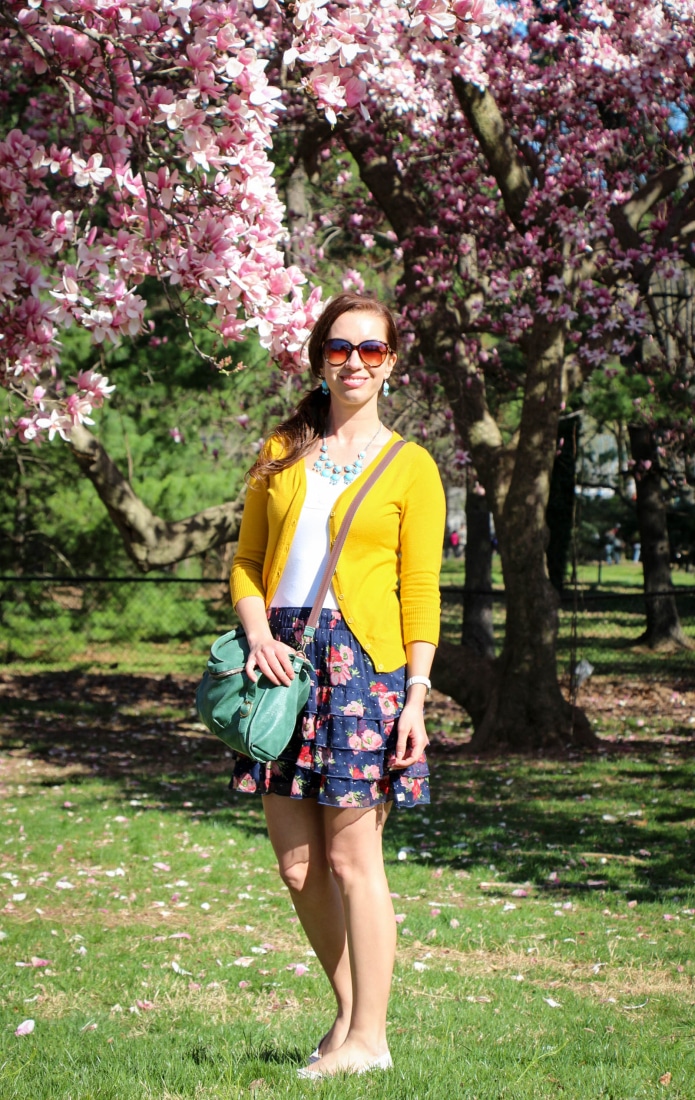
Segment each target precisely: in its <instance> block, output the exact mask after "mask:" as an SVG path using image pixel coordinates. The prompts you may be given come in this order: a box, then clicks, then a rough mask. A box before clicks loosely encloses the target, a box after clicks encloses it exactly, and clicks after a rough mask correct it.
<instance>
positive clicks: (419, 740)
mask: <svg viewBox="0 0 695 1100" xmlns="http://www.w3.org/2000/svg"><path fill="white" fill-rule="evenodd" d="M429 743H430V739H429V737H428V736H427V731H426V729H425V716H424V714H423V712H422V705H421V704H419V703H415V702H412V703H406V704H405V706H404V707H403V710H402V711H401V714H400V717H399V719H398V742H397V744H396V754H395V756H394V757H393V759H392V760H391V761H390V762H389V766H390V767H392V768H409V767H410V765H411V764H414V763H415V762H416V761H417V760H419V759H420V757H421V756H422V754H423V752H424V751H425V749H426V748H427V746H428V745H429Z"/></svg>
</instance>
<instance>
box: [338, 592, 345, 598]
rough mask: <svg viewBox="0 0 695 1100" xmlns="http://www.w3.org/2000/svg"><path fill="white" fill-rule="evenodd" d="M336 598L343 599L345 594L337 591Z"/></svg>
mask: <svg viewBox="0 0 695 1100" xmlns="http://www.w3.org/2000/svg"><path fill="white" fill-rule="evenodd" d="M338 599H339V600H344V599H345V596H344V595H343V593H342V592H339V593H338Z"/></svg>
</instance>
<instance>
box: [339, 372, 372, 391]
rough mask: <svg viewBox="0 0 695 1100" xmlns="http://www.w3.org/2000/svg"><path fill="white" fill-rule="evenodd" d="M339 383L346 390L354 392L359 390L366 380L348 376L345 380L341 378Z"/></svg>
mask: <svg viewBox="0 0 695 1100" xmlns="http://www.w3.org/2000/svg"><path fill="white" fill-rule="evenodd" d="M340 381H341V382H342V383H343V385H344V386H345V387H347V389H349V390H353V389H354V390H356V389H359V387H360V386H363V385H364V384H365V382H367V381H368V379H367V378H362V377H361V376H355V375H350V376H348V377H347V378H341V379H340Z"/></svg>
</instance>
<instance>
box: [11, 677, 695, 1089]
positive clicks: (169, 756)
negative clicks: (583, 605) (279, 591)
mask: <svg viewBox="0 0 695 1100" xmlns="http://www.w3.org/2000/svg"><path fill="white" fill-rule="evenodd" d="M118 683H119V687H118V695H117V702H116V705H114V699H113V695H112V694H111V695H109V693H108V692H107V690H106V686H105V685H106V678H103V680H97V681H96V682H95V683H94V685H93V687H91V688H89V689H88V690H85V689H84V688H82V689H79V693H80V694H81V697H82V709H81V710H80V709H79V708H76V707H75V706H74V705H73V702H74V700H72V699H71V698H66V692H65V682H63V683H62V686H61V682H59V681H57V682H56V684H55V685H54V692H53V694H51V691H50V690H49V685H48V683H46V684H45V685H44V693H43V698H42V700H41V702H39V703H37V704H35V705H29V704H27V703H25V701H24V700H22V699H20V700H19V701H18V702H16V703H13V702H12V700H11V699H9V698H6V699H5V704H6V706H5V711H6V718H7V722H6V731H7V737H6V740H5V747H4V751H3V754H2V756H1V757H0V763H1V765H2V771H1V772H0V782H1V783H2V793H3V796H4V797H3V808H2V812H1V816H0V820H1V821H2V826H3V833H4V836H3V841H4V846H3V850H2V855H3V867H2V871H1V872H0V874H1V877H0V883H1V884H2V885H1V887H0V932H1V933H2V935H1V938H0V959H1V960H2V995H1V1010H0V1011H1V1013H2V1028H1V1029H0V1035H1V1036H2V1039H1V1043H2V1057H1V1058H0V1085H1V1087H0V1094H1V1095H2V1096H3V1100H4V1098H5V1097H7V1098H8V1100H9V1098H14V1097H16V1098H18V1100H44V1098H45V1100H56V1098H58V1097H60V1098H61V1100H64V1098H65V1100H72V1098H74V1100H85V1098H87V1097H99V1098H100V1100H101V1098H109V1100H111V1098H113V1100H143V1097H151V1098H152V1100H155V1098H156V1100H173V1098H184V1097H190V1098H193V1100H200V1098H203V1097H204V1098H210V1100H212V1098H220V1100H221V1098H222V1097H224V1098H226V1100H228V1098H229V1097H242V1096H243V1097H249V1096H264V1095H265V1096H269V1097H270V1096H286V1097H300V1096H304V1095H306V1094H307V1091H308V1090H307V1087H306V1086H304V1085H303V1084H302V1083H301V1082H299V1081H297V1080H296V1077H295V1070H296V1066H297V1065H300V1064H303V1063H304V1062H305V1060H306V1058H307V1055H308V1053H309V1051H310V1050H311V1049H312V1047H313V1046H314V1045H315V1043H316V1041H317V1039H318V1038H319V1037H320V1035H321V1034H322V1032H323V1030H325V1027H326V1025H327V1023H328V1021H329V1019H330V1012H331V996H330V992H329V988H328V983H327V982H326V980H325V978H324V977H323V975H322V973H321V970H320V967H319V966H318V963H317V961H316V959H315V958H314V957H313V956H312V954H311V952H310V950H309V948H308V945H307V944H306V942H305V941H304V939H303V936H302V934H301V931H300V929H299V927H298V924H297V921H296V918H295V916H294V913H293V910H292V907H291V904H290V901H289V896H288V894H287V891H286V890H285V888H284V887H283V886H282V884H281V883H280V880H279V878H278V877H277V874H276V871H275V867H274V860H273V855H272V851H271V848H270V845H269V843H268V840H267V838H266V836H265V831H264V827H263V819H262V813H261V810H260V805H259V803H258V802H256V801H255V800H253V799H248V798H247V799H244V798H242V797H241V796H236V795H230V794H228V793H227V792H226V789H225V788H226V781H227V779H226V777H227V774H228V770H229V757H228V755H227V753H226V750H225V747H224V746H223V745H222V744H221V742H217V741H215V740H213V739H212V738H210V737H208V736H206V735H204V734H203V733H202V731H201V728H200V727H199V726H198V724H197V723H196V722H195V720H194V719H193V718H192V717H191V713H190V705H189V702H188V698H189V692H190V685H179V684H176V682H174V681H172V682H171V683H170V684H169V685H168V686H167V687H166V690H162V696H161V700H160V707H159V709H157V708H156V707H154V706H153V700H152V693H151V690H150V688H149V687H148V684H147V681H142V682H140V684H139V685H138V683H137V682H136V681H135V680H134V679H133V680H131V681H125V680H123V679H119V681H118ZM182 688H183V690H182ZM75 690H76V691H77V690H78V689H77V688H76V689H75ZM623 728H624V727H623V726H621V729H623ZM629 749H630V751H629V752H628V751H621V752H619V753H615V754H610V755H600V756H598V757H592V758H587V759H573V760H568V761H528V760H526V761H523V760H498V761H490V760H486V761H478V760H476V759H475V758H473V757H471V756H464V755H461V754H460V753H457V752H451V751H450V752H443V751H434V752H433V754H432V772H433V783H432V786H433V804H432V806H430V807H425V808H423V809H422V810H415V811H411V812H402V813H400V814H399V813H395V814H393V815H392V817H391V819H390V820H389V828H388V831H387V840H386V860H387V867H388V874H389V881H390V884H391V889H392V891H393V901H394V908H395V913H396V919H397V922H398V924H397V927H398V944H399V947H398V959H397V967H396V973H395V978H394V992H393V997H392V1002H391V1008H390V1022H389V1029H390V1030H389V1035H390V1043H391V1047H392V1051H393V1055H394V1061H395V1069H394V1070H393V1071H392V1072H391V1073H388V1074H377V1075H373V1076H372V1077H369V1078H360V1079H359V1080H357V1079H340V1080H337V1079H336V1080H334V1081H331V1082H327V1083H325V1084H322V1085H321V1086H319V1087H320V1091H321V1096H327V1097H355V1098H357V1097H360V1098H365V1097H372V1096H373V1097H377V1096H378V1097H385V1098H393V1100H396V1098H398V1100H402V1098H403V1097H406V1098H412V1100H420V1098H425V1097H427V1098H430V1097H431V1098H432V1100H442V1098H445V1097H449V1096H451V1095H456V1097H459V1096H460V1097H462V1098H464V1100H473V1098H477V1100H493V1098H494V1100H497V1098H500V1097H504V1098H509V1100H545V1098H550V1097H558V1096H561V1095H562V1096H568V1097H572V1100H597V1098H600V1097H605V1098H606V1100H607V1098H609V1097H612V1098H619V1100H629V1098H633V1097H634V1098H637V1097H639V1098H645V1100H646V1098H650V1100H651V1098H653V1097H654V1096H657V1095H661V1091H662V1089H663V1090H664V1095H668V1096H669V1097H671V1098H673V1097H677V1098H679V1100H687V1098H689V1097H691V1096H692V1089H691V1086H692V1080H693V1076H694V1074H695V1044H694V1043H693V1033H692V1028H691V1020H692V1002H693V988H694V984H695V956H694V951H693V948H694V946H695V943H694V939H693V917H694V916H695V887H694V884H693V879H692V867H693V855H694V853H693V837H695V793H694V792H695V785H694V783H693V780H694V778H695V774H694V773H695V767H694V765H693V759H692V756H691V755H690V754H689V752H687V751H685V750H684V749H683V750H682V749H681V746H680V745H678V744H670V745H663V746H660V747H659V746H657V747H655V743H654V741H645V742H644V745H642V746H640V744H639V743H637V744H635V745H634V746H629ZM29 1019H31V1020H33V1021H34V1030H33V1032H32V1033H31V1034H28V1035H25V1036H23V1037H22V1036H16V1035H15V1031H16V1029H17V1027H18V1026H19V1025H20V1024H22V1022H23V1021H26V1020H29ZM667 1074H670V1075H671V1076H670V1078H669V1084H668V1089H667V1091H666V1087H665V1086H664V1085H663V1084H660V1083H659V1082H660V1080H661V1079H662V1078H665V1075H667ZM312 1093H313V1094H315V1093H316V1089H315V1088H314V1089H312Z"/></svg>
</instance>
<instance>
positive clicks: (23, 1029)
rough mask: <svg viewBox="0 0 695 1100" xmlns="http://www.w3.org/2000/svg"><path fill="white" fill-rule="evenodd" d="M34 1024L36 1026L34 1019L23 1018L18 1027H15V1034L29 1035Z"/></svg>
mask: <svg viewBox="0 0 695 1100" xmlns="http://www.w3.org/2000/svg"><path fill="white" fill-rule="evenodd" d="M35 1026H36V1025H35V1024H34V1021H33V1020H24V1021H23V1022H22V1023H21V1024H20V1025H19V1027H18V1028H17V1029H16V1031H15V1035H18V1036H22V1035H31V1033H32V1031H33V1030H34V1027H35Z"/></svg>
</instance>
